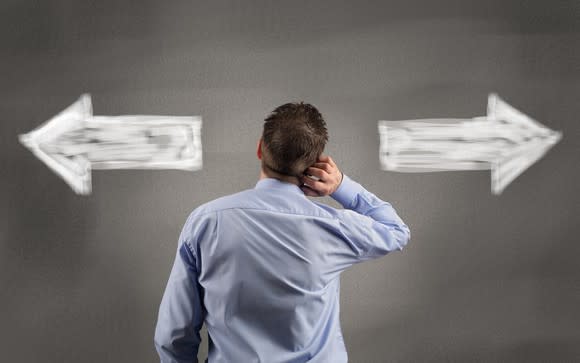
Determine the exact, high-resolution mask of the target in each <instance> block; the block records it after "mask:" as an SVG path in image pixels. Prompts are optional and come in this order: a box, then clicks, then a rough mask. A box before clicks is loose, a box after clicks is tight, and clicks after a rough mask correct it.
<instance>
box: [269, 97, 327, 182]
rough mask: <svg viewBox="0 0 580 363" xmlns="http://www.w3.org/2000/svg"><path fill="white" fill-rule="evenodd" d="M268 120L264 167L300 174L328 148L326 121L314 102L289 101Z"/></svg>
mask: <svg viewBox="0 0 580 363" xmlns="http://www.w3.org/2000/svg"><path fill="white" fill-rule="evenodd" d="M264 121H265V122H264V131H263V133H262V166H263V167H265V168H267V169H270V170H272V171H274V172H276V173H279V174H285V175H293V176H300V175H302V174H303V173H304V171H305V170H306V169H307V168H308V167H309V166H310V165H312V164H314V163H315V162H316V160H317V159H318V157H319V156H320V154H322V151H324V147H325V146H326V142H327V141H328V131H327V130H326V122H325V121H324V119H323V118H322V115H321V114H320V112H318V110H317V109H316V107H314V106H313V105H311V104H308V103H304V102H293V103H286V104H283V105H282V106H279V107H277V108H276V109H275V110H274V111H272V113H270V115H269V116H268V117H266V119H265V120H264Z"/></svg>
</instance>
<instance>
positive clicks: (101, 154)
mask: <svg viewBox="0 0 580 363" xmlns="http://www.w3.org/2000/svg"><path fill="white" fill-rule="evenodd" d="M193 121H194V120H193V119H192V118H191V117H166V116H113V117H107V116H95V117H91V118H87V119H86V120H84V121H83V122H80V123H79V125H78V127H77V128H76V129H74V130H72V131H69V132H66V133H63V134H62V135H60V136H59V137H58V138H56V139H54V140H52V141H51V142H49V143H46V144H45V145H43V147H44V148H45V150H47V151H49V152H51V153H53V154H59V155H62V156H66V157H72V156H74V155H82V156H84V157H86V158H87V159H88V160H89V161H90V162H91V166H92V168H94V169H119V168H163V167H167V168H177V169H190V168H191V163H190V162H189V161H191V159H196V158H197V157H198V155H197V154H199V152H200V150H199V149H200V147H198V146H199V144H200V140H199V139H200V138H199V124H197V123H195V122H193Z"/></svg>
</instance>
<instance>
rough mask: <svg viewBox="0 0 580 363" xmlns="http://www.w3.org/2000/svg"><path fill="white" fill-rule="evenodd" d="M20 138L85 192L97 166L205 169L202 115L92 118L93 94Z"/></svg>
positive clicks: (85, 96) (59, 173) (79, 191)
mask: <svg viewBox="0 0 580 363" xmlns="http://www.w3.org/2000/svg"><path fill="white" fill-rule="evenodd" d="M19 139H20V142H21V143H22V144H24V145H25V146H26V147H27V148H28V149H30V151H32V152H33V153H34V154H35V155H36V156H37V157H38V158H39V159H40V160H42V161H43V162H45V163H46V165H48V167H50V168H51V169H52V170H53V171H54V172H56V173H57V174H58V175H60V176H61V177H62V178H63V179H64V180H65V181H66V182H67V183H68V184H69V185H70V186H71V188H72V189H73V190H74V191H75V192H76V193H78V194H83V195H88V194H90V193H91V170H92V169H180V170H199V169H201V167H202V148H201V117H198V116H146V115H127V116H93V109H92V104H91V97H90V95H88V94H84V95H82V96H81V97H80V98H79V100H78V101H76V102H75V103H73V104H72V105H71V106H69V107H68V108H67V109H65V110H64V111H62V112H61V113H59V114H58V115H56V116H54V117H53V118H52V119H50V120H49V121H47V122H46V123H45V124H43V125H41V126H39V127H38V128H36V129H34V130H32V131H31V132H29V133H27V134H24V135H20V137H19Z"/></svg>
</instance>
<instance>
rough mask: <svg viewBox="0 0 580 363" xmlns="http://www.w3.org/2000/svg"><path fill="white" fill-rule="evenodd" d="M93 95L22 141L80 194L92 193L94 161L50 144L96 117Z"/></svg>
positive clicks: (87, 96)
mask: <svg viewBox="0 0 580 363" xmlns="http://www.w3.org/2000/svg"><path fill="white" fill-rule="evenodd" d="M92 114H93V110H92V104H91V96H90V95H88V94H83V95H81V97H80V98H79V99H78V100H77V101H76V102H75V103H73V104H72V105H70V106H69V107H68V108H66V109H65V110H64V111H62V112H61V113H59V114H58V115H56V116H54V117H53V118H52V119H50V120H48V121H47V122H45V123H44V124H42V125H41V126H39V127H37V128H36V129H34V130H32V131H30V132H29V133H27V134H23V135H20V136H19V140H20V142H21V143H22V144H23V145H24V146H26V147H27V148H28V149H29V150H30V151H32V153H33V154H34V155H36V156H37V157H38V158H39V159H40V160H42V161H43V162H44V163H45V164H46V165H47V166H48V167H49V168H51V169H52V170H53V171H54V172H55V173H56V174H58V175H60V176H61V177H62V178H63V179H64V180H65V182H67V183H68V184H69V185H70V186H71V188H72V189H73V190H74V191H75V192H76V193H78V194H83V195H88V194H90V193H91V163H90V161H89V160H88V159H87V158H85V157H84V156H81V155H74V156H67V155H62V154H59V153H56V152H53V151H51V150H50V147H47V146H48V145H49V144H50V143H51V142H54V141H55V140H56V139H57V138H58V137H59V136H61V135H62V134H64V133H65V132H68V131H71V130H74V129H77V128H79V127H82V121H83V120H85V119H86V118H87V117H90V116H92Z"/></svg>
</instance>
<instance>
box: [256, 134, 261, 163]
mask: <svg viewBox="0 0 580 363" xmlns="http://www.w3.org/2000/svg"><path fill="white" fill-rule="evenodd" d="M256 156H257V157H258V160H262V138H261V137H260V140H258V148H257V150H256Z"/></svg>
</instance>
